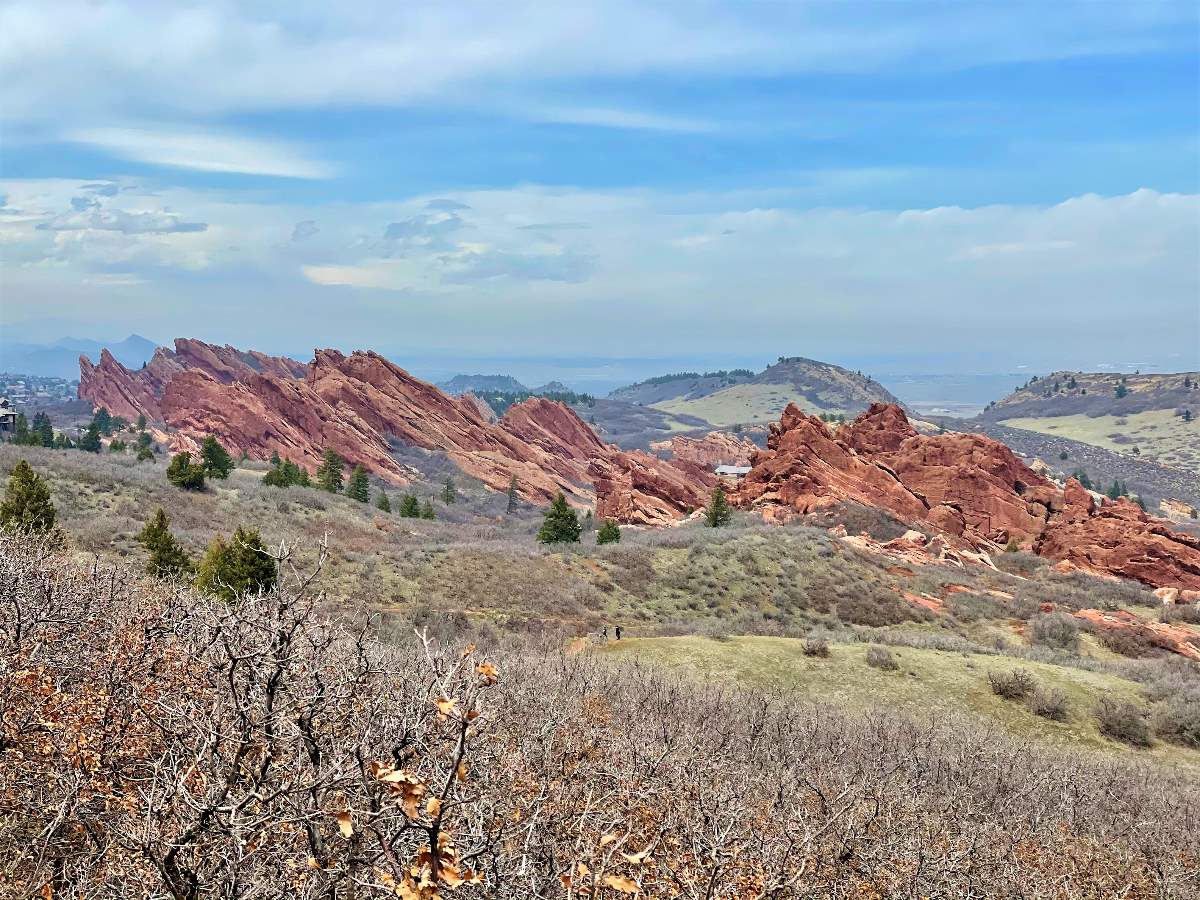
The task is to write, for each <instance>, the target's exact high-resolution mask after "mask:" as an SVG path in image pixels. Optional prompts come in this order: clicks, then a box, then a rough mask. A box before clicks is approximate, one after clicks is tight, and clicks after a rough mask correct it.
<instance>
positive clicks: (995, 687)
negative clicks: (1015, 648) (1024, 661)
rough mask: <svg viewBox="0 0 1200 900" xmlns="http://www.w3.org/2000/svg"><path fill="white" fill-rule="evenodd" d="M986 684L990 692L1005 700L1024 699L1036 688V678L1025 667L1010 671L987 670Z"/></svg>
mask: <svg viewBox="0 0 1200 900" xmlns="http://www.w3.org/2000/svg"><path fill="white" fill-rule="evenodd" d="M988 684H990V685H991V686H992V693H993V694H995V695H996V696H997V697H1003V698H1004V699H1005V700H1024V699H1025V698H1026V697H1028V696H1029V695H1030V694H1032V693H1033V692H1034V691H1035V690H1036V689H1037V686H1038V685H1037V679H1036V678H1034V677H1033V675H1031V674H1030V673H1029V672H1028V671H1026V670H1025V669H1013V670H1012V671H1011V672H989V673H988Z"/></svg>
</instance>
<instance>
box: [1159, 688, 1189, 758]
mask: <svg viewBox="0 0 1200 900" xmlns="http://www.w3.org/2000/svg"><path fill="white" fill-rule="evenodd" d="M1154 734H1155V736H1156V737H1159V738H1162V740H1164V741H1170V742H1171V743H1172V744H1182V745H1183V746H1184V747H1197V748H1200V693H1197V694H1195V695H1193V696H1180V697H1172V698H1171V699H1170V700H1167V701H1166V702H1165V703H1164V704H1162V705H1161V706H1160V707H1159V708H1158V709H1156V710H1155V711H1154Z"/></svg>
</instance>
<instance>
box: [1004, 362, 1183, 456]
mask: <svg viewBox="0 0 1200 900" xmlns="http://www.w3.org/2000/svg"><path fill="white" fill-rule="evenodd" d="M1198 417H1200V373H1197V372H1177V373H1171V374H1147V375H1141V374H1136V375H1120V374H1114V373H1085V372H1052V373H1051V374H1049V375H1046V376H1044V377H1041V378H1034V379H1031V380H1030V381H1029V383H1028V384H1026V385H1025V386H1024V387H1022V388H1020V389H1018V390H1016V391H1014V392H1013V393H1011V394H1009V395H1008V396H1007V397H1004V398H1003V399H1001V400H997V401H996V402H994V403H992V404H991V405H989V406H988V408H987V409H986V410H985V411H984V412H983V414H982V415H981V416H980V418H981V419H982V420H983V421H985V422H993V423H1003V424H1004V425H1006V426H1008V427H1010V428H1020V429H1024V430H1026V431H1034V432H1038V433H1040V434H1045V435H1050V436H1053V437H1061V438H1067V439H1070V440H1075V441H1081V442H1083V443H1086V444H1091V445H1093V446H1095V447H1101V448H1103V449H1105V450H1110V451H1112V452H1115V453H1120V454H1123V455H1126V456H1132V457H1137V458H1139V459H1143V460H1150V461H1154V462H1158V463H1160V464H1162V465H1165V466H1170V467H1173V468H1177V469H1182V470H1185V471H1189V472H1200V421H1198Z"/></svg>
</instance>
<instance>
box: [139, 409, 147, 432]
mask: <svg viewBox="0 0 1200 900" xmlns="http://www.w3.org/2000/svg"><path fill="white" fill-rule="evenodd" d="M137 430H138V431H145V430H146V414H145V413H139V414H138V417H137Z"/></svg>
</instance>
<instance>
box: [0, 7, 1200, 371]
mask: <svg viewBox="0 0 1200 900" xmlns="http://www.w3.org/2000/svg"><path fill="white" fill-rule="evenodd" d="M1198 15H1200V14H1198V12H1197V7H1196V5H1195V4H1194V3H1169V2H1162V3H1160V2H1155V0H1138V2H1129V3H1123V2H1119V0H1094V2H1071V0H1054V2H1049V0H1047V2H1023V0H1003V2H996V3H992V2H972V0H955V2H949V3H925V2H915V0H914V2H903V0H887V2H880V3H871V2H805V0H793V2H772V3H765V2H759V3H755V2H737V3H723V2H707V0H691V2H679V3H670V4H656V3H625V2H621V0H603V2H598V0H570V2H550V0H541V2H532V3H530V2H521V0H514V2H509V3H505V4H498V3H480V4H471V3H445V2H435V3H429V4H425V3H420V2H406V3H395V2H385V3H373V2H358V3H355V2H346V3H341V4H328V3H317V2H303V0H291V2H286V3H254V2H229V3H224V2H217V0H209V2H204V3H196V4H191V3H174V2H167V0H161V2H154V3H150V2H142V3H121V2H87V3H82V2H80V3H76V2H73V0H56V2H54V3H45V2H24V0H14V2H0V260H2V263H3V268H2V270H0V304H2V305H0V328H2V330H3V332H4V335H3V337H4V339H6V340H27V341H48V340H53V339H54V338H58V337H61V336H63V335H66V334H70V335H74V336H78V337H93V338H99V339H114V340H115V339H119V338H121V337H124V336H125V335H126V334H128V333H130V332H137V333H140V334H144V335H147V336H149V337H151V338H153V339H155V340H159V341H168V340H170V339H171V338H173V337H176V336H189V337H199V338H202V339H205V340H210V341H217V342H220V343H231V344H235V345H237V346H243V347H254V348H257V349H262V350H266V351H271V352H287V353H292V354H295V355H297V356H299V357H301V358H308V354H309V353H310V352H311V349H312V348H314V347H318V346H320V347H325V346H336V347H339V348H341V349H343V350H353V349H375V350H379V351H380V352H383V353H385V354H387V355H388V356H389V357H391V358H393V359H395V360H396V361H398V362H400V363H401V364H402V365H405V364H407V365H409V366H410V367H412V368H414V370H422V371H428V372H431V373H432V372H434V370H436V374H450V373H452V372H453V371H464V370H466V371H478V370H483V371H504V370H505V369H509V370H515V369H518V368H519V369H521V374H522V375H523V376H524V377H525V378H529V379H531V380H534V379H536V378H537V376H538V375H539V374H540V373H544V374H545V375H546V376H547V377H562V376H563V373H564V372H567V373H570V372H571V371H572V370H577V371H578V372H579V373H583V375H581V377H585V376H586V377H591V376H592V375H594V374H595V373H596V372H605V371H607V372H609V373H610V374H611V372H612V371H613V367H614V366H615V367H616V368H619V369H621V370H622V373H624V372H625V371H628V373H629V374H631V375H637V374H642V375H650V374H656V372H655V371H654V369H655V367H659V368H658V371H662V367H663V366H668V367H669V366H670V365H673V364H676V363H678V364H680V365H682V364H683V363H685V362H686V361H689V360H690V361H694V362H695V364H696V365H719V364H721V363H722V362H725V363H728V364H730V365H743V364H750V365H760V364H763V363H765V362H768V361H770V360H773V359H774V358H775V357H777V356H780V355H804V356H810V357H816V358H820V359H828V360H831V361H834V362H842V363H844V364H850V365H855V364H858V365H862V364H863V363H864V361H866V363H868V364H873V365H875V366H876V367H882V368H884V369H888V370H894V371H896V372H930V371H933V372H971V371H997V372H1006V371H1021V370H1033V371H1036V370H1039V369H1047V370H1048V369H1050V368H1080V369H1094V368H1100V367H1126V366H1127V367H1143V368H1145V369H1149V368H1156V369H1175V370H1178V369H1187V368H1190V369H1198V368H1200V18H1198ZM539 366H540V369H539ZM687 367H690V366H687ZM564 380H569V379H567V378H564Z"/></svg>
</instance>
